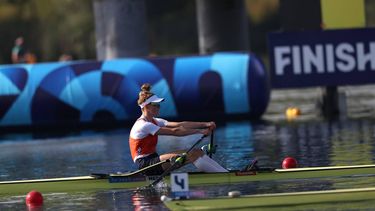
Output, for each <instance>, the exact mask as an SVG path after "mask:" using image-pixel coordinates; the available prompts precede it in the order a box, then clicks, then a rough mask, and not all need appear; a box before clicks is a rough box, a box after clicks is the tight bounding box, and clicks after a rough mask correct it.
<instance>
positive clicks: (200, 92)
mask: <svg viewBox="0 0 375 211" xmlns="http://www.w3.org/2000/svg"><path fill="white" fill-rule="evenodd" d="M143 83H150V84H151V85H152V87H153V89H152V91H153V92H154V93H155V94H157V95H159V96H161V97H164V98H165V99H166V100H165V101H164V102H163V104H162V107H161V110H160V116H161V117H169V118H174V119H178V118H181V117H192V116H194V117H203V116H206V117H207V115H210V119H217V117H221V118H222V117H225V116H228V115H244V114H245V115H246V117H249V118H259V117H260V116H261V115H262V114H263V113H264V111H265V110H266V107H267V105H268V100H269V87H268V78H267V75H266V70H265V69H264V66H263V64H262V63H261V62H260V60H259V59H257V58H256V57H255V56H254V55H252V54H248V53H216V54H213V55H204V56H186V57H168V58H124V59H115V60H107V61H74V62H55V63H40V64H34V65H30V64H17V65H2V66H0V127H1V126H25V125H30V126H35V125H36V126H53V125H55V126H61V125H78V124H80V123H95V122H101V123H105V124H107V123H113V122H114V121H113V120H118V121H134V120H135V119H136V118H138V117H139V116H140V114H141V110H140V108H139V107H138V105H137V98H138V93H139V91H140V87H141V85H142V84H143Z"/></svg>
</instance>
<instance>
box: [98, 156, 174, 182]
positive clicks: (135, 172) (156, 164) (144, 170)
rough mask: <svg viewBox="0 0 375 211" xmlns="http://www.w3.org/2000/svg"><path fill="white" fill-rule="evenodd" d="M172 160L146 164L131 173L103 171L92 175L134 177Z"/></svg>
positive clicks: (100, 177) (104, 177)
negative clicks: (106, 172) (105, 172)
mask: <svg viewBox="0 0 375 211" xmlns="http://www.w3.org/2000/svg"><path fill="white" fill-rule="evenodd" d="M168 162H170V160H163V161H160V162H158V163H155V164H152V165H149V166H146V167H144V168H141V169H139V170H137V171H133V172H129V173H122V174H102V173H92V174H91V176H94V177H95V178H97V179H108V178H109V177H132V176H136V175H138V174H142V173H144V172H146V171H147V170H150V169H152V168H155V167H156V166H160V165H163V164H164V163H168Z"/></svg>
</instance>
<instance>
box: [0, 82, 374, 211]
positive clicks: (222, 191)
mask: <svg viewBox="0 0 375 211" xmlns="http://www.w3.org/2000/svg"><path fill="white" fill-rule="evenodd" d="M363 89H365V91H363V90H362V91H361V92H358V93H360V94H357V93H356V92H355V91H349V92H348V91H347V93H346V94H347V96H349V97H350V98H348V99H347V102H348V104H347V108H346V109H347V111H348V115H345V116H344V117H343V118H341V120H340V121H334V122H328V121H324V120H321V119H320V118H318V115H317V113H316V109H315V107H314V105H315V104H314V103H315V100H316V96H317V95H319V93H318V94H317V92H316V90H307V91H305V92H303V93H301V92H296V91H291V92H288V91H285V92H273V95H272V102H271V105H270V106H269V108H268V111H267V113H266V115H265V119H267V120H268V121H265V122H261V123H251V122H249V121H238V122H226V123H225V124H222V125H218V128H217V130H216V131H215V141H216V143H217V144H218V145H219V148H218V150H217V153H216V154H215V155H214V159H215V160H217V161H218V162H219V163H220V164H222V165H223V166H225V167H226V168H228V169H240V168H243V167H244V166H245V165H246V164H248V162H249V161H250V160H251V159H253V158H255V157H256V158H258V160H259V165H261V166H267V167H270V166H271V167H280V165H281V162H282V160H283V158H284V157H286V156H293V157H295V158H296V159H297V160H298V162H299V165H300V166H302V167H307V166H333V165H356V164H370V163H375V162H374V159H375V119H368V118H363V117H364V116H367V117H369V116H373V114H374V113H375V112H374V109H371V106H372V107H374V106H373V105H375V102H372V101H373V99H375V95H374V93H373V91H372V90H373V87H364V88H363ZM343 90H344V91H345V88H343ZM348 90H349V89H348ZM350 90H352V89H350ZM341 91H342V90H341ZM363 93H365V94H363ZM366 93H367V94H366ZM366 100H367V101H366ZM296 105H298V106H299V107H300V108H301V110H302V114H303V115H302V116H301V117H299V119H298V120H297V121H292V122H287V121H285V116H284V110H285V108H286V107H288V106H296ZM128 134H129V130H127V129H122V130H113V131H107V132H94V131H84V132H80V133H71V134H64V135H61V134H60V135H53V134H48V135H47V134H37V135H36V134H8V135H0V140H1V141H0V148H1V153H0V166H1V168H0V180H17V179H34V178H51V177H65V176H81V175H88V174H90V173H93V172H102V173H108V172H119V171H120V172H125V171H130V170H135V168H136V167H135V165H134V164H133V162H132V161H131V158H130V154H129V148H128V141H127V140H128ZM199 137H200V136H198V135H194V136H188V137H183V138H175V137H161V138H160V141H159V146H158V151H159V152H160V153H163V152H168V151H172V150H176V149H183V148H188V147H189V146H191V145H192V144H194V143H195V141H196V140H197V139H198V138H199ZM206 142H208V140H207V141H206ZM194 170H195V169H194V167H193V166H186V167H184V168H183V169H181V171H194ZM374 182H375V178H374V177H364V176H360V175H359V176H356V177H346V178H334V179H333V178H331V179H309V180H288V181H271V182H251V183H247V184H240V185H238V184H237V185H234V184H229V185H228V184H226V185H222V184H221V185H217V186H209V187H193V188H191V190H192V192H193V194H194V195H196V196H197V197H198V196H199V197H203V196H208V197H210V196H224V195H227V193H228V192H229V191H232V190H239V191H241V192H242V193H243V194H255V193H274V192H288V191H305V190H325V189H339V188H353V187H367V186H373V184H374ZM162 194H169V193H168V189H163V190H161V191H160V190H159V191H152V190H148V191H137V190H106V191H99V192H91V193H75V194H64V193H53V194H44V199H45V203H44V207H43V210H166V208H165V207H164V205H163V204H162V203H161V202H160V200H159V199H160V196H161V195H162ZM24 200H25V196H16V197H10V198H9V197H7V198H0V210H27V208H26V206H25V203H24ZM373 208H375V205H372V204H370V205H369V204H361V203H355V204H345V205H336V204H333V205H329V207H321V208H319V209H325V210H337V209H339V210H345V209H346V210H353V209H355V210H357V209H367V210H371V209H373ZM278 209H279V208H278ZM278 209H277V210H278ZM296 209H298V210H316V209H317V208H316V207H313V206H306V207H300V208H296Z"/></svg>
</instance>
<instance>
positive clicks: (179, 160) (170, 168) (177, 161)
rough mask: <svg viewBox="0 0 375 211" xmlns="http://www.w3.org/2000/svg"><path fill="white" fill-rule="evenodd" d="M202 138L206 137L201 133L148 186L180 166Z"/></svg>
mask: <svg viewBox="0 0 375 211" xmlns="http://www.w3.org/2000/svg"><path fill="white" fill-rule="evenodd" d="M204 138H206V135H203V136H202V137H201V138H200V139H199V140H198V141H197V142H195V144H193V146H191V147H190V149H188V150H187V151H186V152H184V153H182V154H181V156H180V157H178V158H177V159H176V160H175V162H174V163H173V164H172V165H171V166H170V167H169V168H168V169H167V170H165V171H164V172H163V173H162V174H161V175H160V176H159V177H158V178H156V179H155V180H154V181H153V182H152V183H151V184H150V185H148V187H152V186H155V185H156V184H158V183H159V182H160V181H161V180H162V179H163V178H164V177H165V176H166V175H168V174H169V173H171V172H172V171H173V170H175V169H177V168H179V167H181V165H182V164H183V163H184V162H185V159H186V155H187V154H188V153H189V152H190V151H191V150H193V149H194V147H195V146H197V145H198V144H199V143H200V142H201V141H202V140H203V139H204Z"/></svg>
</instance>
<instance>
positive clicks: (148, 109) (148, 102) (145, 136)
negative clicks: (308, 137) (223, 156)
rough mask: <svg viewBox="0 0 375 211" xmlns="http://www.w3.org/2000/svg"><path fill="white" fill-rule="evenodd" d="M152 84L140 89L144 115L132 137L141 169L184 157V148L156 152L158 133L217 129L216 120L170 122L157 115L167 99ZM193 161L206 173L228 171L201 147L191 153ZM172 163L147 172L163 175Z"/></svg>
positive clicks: (190, 161)
mask: <svg viewBox="0 0 375 211" xmlns="http://www.w3.org/2000/svg"><path fill="white" fill-rule="evenodd" d="M150 90H151V86H150V84H143V85H142V87H141V91H140V92H139V98H138V105H139V107H141V110H142V115H141V117H139V118H138V119H137V121H136V122H135V123H134V125H133V127H132V129H131V131H130V136H129V145H130V152H131V155H132V158H133V161H134V162H135V163H136V164H137V166H138V168H139V169H142V168H145V167H147V166H150V165H152V164H156V163H159V162H161V161H165V160H171V159H173V158H176V157H178V156H180V155H181V154H182V153H183V152H184V151H183V150H180V151H175V152H170V153H166V154H162V155H159V154H158V153H157V152H156V145H157V142H158V135H171V136H186V135H192V134H203V135H209V134H210V133H211V132H212V130H214V129H215V128H216V124H215V123H214V122H187V121H184V122H169V121H167V120H165V119H161V118H157V116H158V115H159V110H160V103H161V102H162V101H164V98H159V97H158V96H156V95H155V94H154V93H152V92H151V91H150ZM187 163H193V164H194V165H195V166H196V167H197V168H198V169H199V170H201V171H204V172H227V170H226V169H225V168H223V167H222V166H220V165H219V164H218V163H217V162H216V161H214V160H212V159H211V158H210V157H208V156H207V155H206V154H205V153H204V152H203V151H202V150H201V149H193V150H192V151H190V152H189V153H188V154H187V157H186V162H185V164H187ZM170 165H171V164H170V163H168V162H166V163H163V164H162V165H161V166H160V165H158V166H156V167H154V168H151V169H150V170H148V171H146V172H145V174H146V175H160V174H162V173H163V171H164V170H166V169H168V168H169V167H170Z"/></svg>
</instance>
